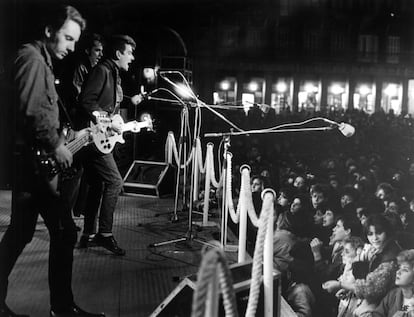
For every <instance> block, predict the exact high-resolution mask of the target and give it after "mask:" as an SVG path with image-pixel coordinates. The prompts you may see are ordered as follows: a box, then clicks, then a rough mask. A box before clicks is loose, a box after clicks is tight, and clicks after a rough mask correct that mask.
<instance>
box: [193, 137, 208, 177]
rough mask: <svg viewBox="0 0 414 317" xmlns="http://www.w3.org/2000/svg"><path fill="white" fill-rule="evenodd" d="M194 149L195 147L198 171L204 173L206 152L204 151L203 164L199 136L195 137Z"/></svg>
mask: <svg viewBox="0 0 414 317" xmlns="http://www.w3.org/2000/svg"><path fill="white" fill-rule="evenodd" d="M207 146H208V145H207ZM196 149H197V157H198V160H197V161H198V162H197V163H198V168H199V171H200V173H203V174H204V173H205V172H206V167H207V153H206V160H205V162H204V165H203V151H202V149H201V141H200V138H197V140H196Z"/></svg>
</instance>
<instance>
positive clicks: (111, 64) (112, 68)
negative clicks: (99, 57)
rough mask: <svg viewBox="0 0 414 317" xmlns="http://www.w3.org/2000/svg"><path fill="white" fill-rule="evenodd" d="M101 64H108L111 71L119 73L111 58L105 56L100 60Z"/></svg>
mask: <svg viewBox="0 0 414 317" xmlns="http://www.w3.org/2000/svg"><path fill="white" fill-rule="evenodd" d="M102 64H104V65H106V66H108V67H109V68H110V69H111V70H112V71H115V72H117V73H118V74H119V67H118V65H117V64H115V62H114V61H113V60H112V59H109V58H107V59H105V60H104V61H103V62H102Z"/></svg>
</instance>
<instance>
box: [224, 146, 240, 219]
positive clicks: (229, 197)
mask: <svg viewBox="0 0 414 317" xmlns="http://www.w3.org/2000/svg"><path fill="white" fill-rule="evenodd" d="M232 157H233V154H231V153H230V152H228V154H227V182H226V183H227V186H226V187H227V188H226V197H227V204H228V210H229V214H230V217H231V220H232V221H233V222H234V223H239V219H240V209H239V208H237V211H236V210H235V209H234V203H233V193H232V190H231V185H232V164H231V163H232Z"/></svg>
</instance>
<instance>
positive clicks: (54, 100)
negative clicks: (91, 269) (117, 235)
mask: <svg viewBox="0 0 414 317" xmlns="http://www.w3.org/2000/svg"><path fill="white" fill-rule="evenodd" d="M46 22H47V23H46V24H45V25H44V29H43V35H42V38H41V39H40V40H38V41H35V42H33V43H30V44H25V45H23V47H22V48H21V49H20V50H19V51H18V53H17V57H16V59H15V60H14V65H13V72H12V76H13V85H14V92H15V97H16V104H15V118H14V119H15V128H16V131H15V151H14V152H15V160H14V163H15V175H14V184H13V196H12V213H11V221H10V225H9V227H8V229H7V231H6V233H5V234H4V236H3V239H2V241H1V243H0V316H1V317H6V316H7V317H12V316H23V315H17V314H15V313H14V312H12V311H11V310H10V309H9V308H8V307H7V305H6V296H7V287H8V276H9V275H10V272H11V271H12V269H13V267H14V265H15V263H16V261H17V258H18V257H19V255H20V254H21V252H22V251H23V249H24V247H25V246H26V244H27V243H29V242H30V241H31V240H32V238H33V235H34V232H35V228H36V223H37V218H38V215H39V214H41V216H42V218H43V219H44V222H45V225H46V227H47V229H48V231H49V235H50V249H49V288H50V305H51V311H50V315H51V316H92V317H93V316H104V315H103V314H91V313H88V312H85V311H83V310H82V309H80V308H79V307H78V306H77V305H76V304H75V303H74V301H73V293H72V287H71V282H72V264H73V247H74V245H75V242H76V226H75V224H74V222H73V219H72V217H71V210H70V205H69V204H68V193H69V192H70V191H71V188H72V187H73V184H72V181H71V180H63V179H62V178H60V179H59V183H58V190H59V193H60V194H59V193H57V192H54V191H52V190H51V185H52V184H53V183H51V182H49V179H48V178H47V177H46V175H44V174H43V173H42V169H41V167H40V166H41V163H39V161H38V160H36V154H35V152H34V151H33V148H38V149H42V151H44V152H46V153H48V154H49V155H50V156H51V157H53V158H54V160H55V161H56V163H57V165H59V166H60V167H61V168H67V167H69V166H71V164H72V161H73V156H72V152H71V151H70V149H69V147H67V146H66V145H65V142H64V135H63V131H62V129H61V126H60V122H59V107H58V95H57V93H56V89H55V77H54V74H53V67H52V59H57V60H62V59H63V58H64V57H65V56H67V55H68V54H69V53H70V52H73V51H74V49H75V43H76V42H77V41H78V39H79V37H80V34H81V32H82V31H83V30H84V28H85V20H84V19H83V18H82V16H81V15H80V13H79V12H78V11H77V10H76V9H75V8H73V7H71V6H59V7H58V8H57V10H56V11H53V15H52V16H50V17H49V18H48V20H47V21H46ZM86 133H88V132H87V131H86V130H82V131H79V132H74V131H71V133H69V135H67V137H66V139H68V140H70V139H71V138H79V137H80V136H82V135H83V136H85V134H86ZM71 136H72V137H71Z"/></svg>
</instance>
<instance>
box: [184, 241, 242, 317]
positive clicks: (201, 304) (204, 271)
mask: <svg viewBox="0 0 414 317" xmlns="http://www.w3.org/2000/svg"><path fill="white" fill-rule="evenodd" d="M217 270H218V272H219V276H218V278H219V286H220V290H221V292H222V294H223V305H224V311H225V313H226V316H229V317H237V316H238V312H237V306H236V296H235V293H234V289H233V280H232V277H231V274H230V270H229V268H228V265H227V261H226V258H225V255H224V251H223V250H222V249H221V248H212V249H210V250H209V251H207V252H206V253H204V255H203V259H202V261H201V264H200V269H199V270H198V274H197V285H196V289H195V292H194V295H193V304H192V312H191V316H192V317H204V316H205V311H206V303H207V302H214V300H210V301H209V300H208V298H207V295H208V290H209V285H210V283H211V282H212V280H213V279H214V278H216V277H217V276H216V272H217ZM211 296H219V294H218V292H214V291H213V292H212V295H211ZM207 310H208V311H211V309H208V308H207Z"/></svg>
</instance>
